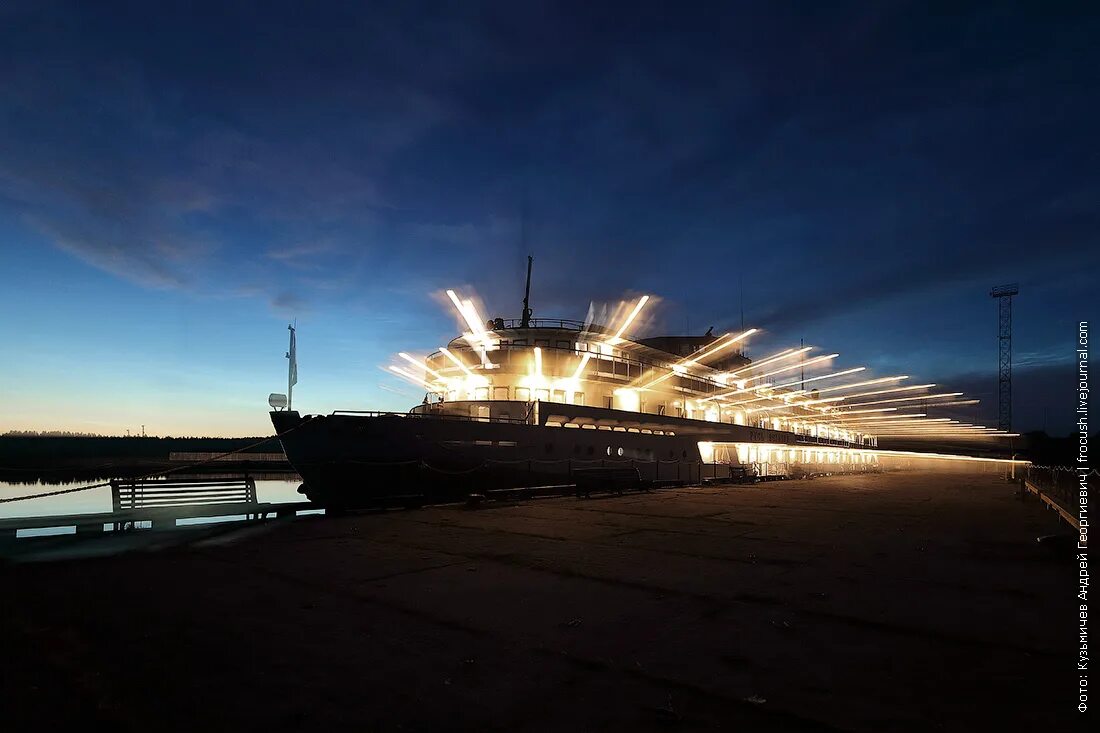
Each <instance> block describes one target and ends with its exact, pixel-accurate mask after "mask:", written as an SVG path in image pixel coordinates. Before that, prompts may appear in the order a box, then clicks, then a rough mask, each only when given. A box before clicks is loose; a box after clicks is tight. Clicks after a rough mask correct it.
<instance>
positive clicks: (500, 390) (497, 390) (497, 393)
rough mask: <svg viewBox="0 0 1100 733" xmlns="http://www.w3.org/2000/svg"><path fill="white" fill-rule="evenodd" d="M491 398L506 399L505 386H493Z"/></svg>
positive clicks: (506, 389) (506, 390)
mask: <svg viewBox="0 0 1100 733" xmlns="http://www.w3.org/2000/svg"><path fill="white" fill-rule="evenodd" d="M493 399H494V400H506V399H508V388H507V387H493Z"/></svg>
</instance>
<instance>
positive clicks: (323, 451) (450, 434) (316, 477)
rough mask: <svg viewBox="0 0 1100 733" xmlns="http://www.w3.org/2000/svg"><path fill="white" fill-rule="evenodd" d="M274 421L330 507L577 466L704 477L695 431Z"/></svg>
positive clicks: (359, 419)
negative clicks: (660, 432)
mask: <svg viewBox="0 0 1100 733" xmlns="http://www.w3.org/2000/svg"><path fill="white" fill-rule="evenodd" d="M271 419H272V423H273V424H274V426H275V429H276V431H277V433H278V434H279V436H280V441H281V442H282V445H283V450H284V451H285V453H286V456H287V459H288V460H289V461H290V464H291V465H292V466H293V467H294V469H295V470H296V471H297V472H298V473H299V474H300V475H301V476H302V480H303V487H302V491H303V493H305V495H306V496H307V497H308V498H309V499H310V500H311V501H314V502H316V503H318V504H321V505H324V506H328V507H336V508H338V507H348V508H352V507H362V506H371V505H377V504H380V503H383V501H384V500H386V499H392V498H394V497H412V496H416V497H422V498H423V499H424V500H427V501H447V500H456V499H460V498H463V497H465V496H466V495H468V494H470V493H473V492H481V491H486V490H492V489H500V488H510V487H520V486H542V485H554V484H569V483H572V482H573V473H574V471H577V470H579V469H586V468H596V467H602V468H611V467H623V468H632V469H635V470H637V472H638V475H639V477H640V479H641V480H642V481H643V482H648V483H655V482H661V483H663V482H696V481H699V480H700V479H701V478H702V477H703V464H702V461H701V458H700V453H699V448H698V442H697V439H693V438H690V437H687V436H675V435H655V434H645V433H637V432H618V431H615V432H612V431H608V430H592V429H569V428H561V427H547V426H543V425H537V424H527V423H519V422H501V421H489V420H485V421H480V420H452V419H446V418H440V417H432V416H425V415H414V414H408V415H402V414H369V415H348V414H334V415H316V416H300V415H299V414H298V413H297V412H294V411H289V412H288V411H282V412H272V413H271Z"/></svg>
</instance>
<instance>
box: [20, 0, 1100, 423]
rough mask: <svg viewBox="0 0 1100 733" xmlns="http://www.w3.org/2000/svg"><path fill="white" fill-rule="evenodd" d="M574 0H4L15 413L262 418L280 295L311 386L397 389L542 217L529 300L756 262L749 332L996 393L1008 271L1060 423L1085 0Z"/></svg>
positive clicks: (557, 313)
mask: <svg viewBox="0 0 1100 733" xmlns="http://www.w3.org/2000/svg"><path fill="white" fill-rule="evenodd" d="M589 5H590V4H587V3H576V4H559V3H519V2H517V3H504V2H502V3H495V4H489V5H481V4H476V3H458V4H452V5H450V6H443V5H434V4H421V3H409V2H398V3H347V4H339V5H326V6H325V7H324V8H322V7H321V5H320V4H303V3H293V4H282V3H263V4H249V5H243V6H235V4H232V3H211V4H210V5H208V6H206V7H203V6H202V5H201V4H198V3H187V4H183V5H180V6H175V4H173V3H144V4H142V3H135V4H126V5H117V6H116V5H114V4H112V3H107V2H97V3H73V4H66V3H54V2H26V3H24V2H19V1H18V0H17V1H16V2H14V3H12V2H7V3H4V4H3V5H2V6H0V84H2V88H3V92H2V94H0V273H2V274H3V288H2V289H0V307H2V308H3V312H4V313H5V314H6V315H7V318H6V319H5V322H4V328H3V347H2V350H0V377H2V380H0V385H2V386H0V392H2V395H0V400H2V402H3V409H2V410H0V431H5V430H9V429H38V430H47V429H68V430H79V431H89V432H99V433H107V434H120V433H124V432H125V430H126V429H127V428H129V429H131V430H134V429H136V430H140V426H141V425H142V424H144V425H145V426H146V430H147V431H148V432H149V433H155V434H160V435H180V434H192V435H203V434H205V435H263V434H268V433H270V432H271V425H270V422H269V421H268V417H267V409H268V408H267V401H266V400H267V395H268V393H269V392H276V391H280V392H281V391H285V387H286V359H285V358H283V354H284V351H285V350H286V346H287V344H286V338H287V330H286V325H287V323H288V321H290V320H292V319H297V323H298V327H299V336H298V345H299V374H300V381H299V384H298V386H297V387H296V388H295V405H296V407H298V408H299V409H300V410H302V411H304V412H329V411H331V410H333V409H402V410H403V409H406V408H408V407H409V406H411V405H412V404H415V403H419V402H420V399H421V397H422V394H421V393H417V391H416V389H415V388H413V387H412V386H409V385H406V384H403V383H401V382H399V381H396V380H394V379H391V378H390V377H388V376H387V375H385V374H383V372H382V371H380V370H379V368H378V365H379V364H386V363H389V361H390V357H391V355H392V354H393V353H394V352H396V351H399V350H406V351H410V352H413V353H419V354H424V353H428V352H430V351H433V350H434V349H435V348H436V347H437V346H439V345H440V344H444V343H445V342H446V341H447V340H448V339H449V338H451V337H452V336H454V335H456V333H457V330H458V329H457V327H458V323H457V321H456V319H455V316H454V315H453V313H452V312H451V311H450V310H449V309H448V308H447V307H446V306H445V302H443V301H441V300H440V298H439V293H440V292H441V291H442V290H443V289H445V288H448V287H455V288H459V289H461V290H462V291H463V292H469V293H476V294H477V295H478V296H479V297H480V299H481V301H482V302H483V303H484V304H485V312H484V315H485V316H496V315H500V316H503V317H518V316H519V311H520V307H521V306H520V301H521V299H522V291H523V280H522V278H523V274H524V273H523V269H524V267H525V263H526V255H527V254H528V252H530V253H531V254H533V255H534V256H535V274H534V282H533V293H532V301H533V303H532V305H533V307H534V309H535V315H536V316H543V317H564V318H583V317H584V316H585V314H586V313H587V311H588V308H589V303H590V302H592V301H596V302H598V303H614V302H617V301H620V300H623V299H628V298H631V297H636V296H637V295H638V294H641V293H649V294H652V295H654V296H657V297H658V298H659V302H656V303H655V304H654V307H653V309H652V310H651V312H650V316H651V317H650V319H649V320H648V321H647V322H646V323H645V324H644V327H643V329H642V330H641V333H640V334H639V335H658V334H661V333H672V332H683V331H684V330H685V329H686V328H690V329H691V331H692V332H702V331H704V330H706V328H707V327H709V326H712V325H713V326H715V327H716V329H718V330H722V329H731V328H736V327H738V326H739V325H740V319H741V313H740V308H741V305H740V304H741V300H742V295H743V300H744V311H745V321H746V325H747V326H756V327H759V328H761V329H763V330H764V334H763V336H762V337H761V338H758V339H755V340H754V341H752V342H751V343H750V346H749V355H750V356H754V355H766V354H767V353H768V350H769V349H772V348H774V347H784V346H789V345H791V344H795V345H797V343H798V341H799V339H800V338H804V339H805V340H806V343H807V344H815V345H820V346H821V347H822V348H824V349H829V350H831V351H837V352H840V354H841V357H840V359H839V360H838V361H837V364H838V365H843V366H857V365H866V366H867V367H868V369H869V370H871V371H873V372H874V373H875V374H878V375H885V374H897V373H904V374H910V375H913V376H914V378H915V379H920V380H921V381H928V382H937V383H939V384H942V385H944V386H947V387H954V388H957V389H963V390H966V391H967V392H968V393H970V394H971V395H974V396H977V397H981V398H982V399H983V402H984V404H983V406H982V407H981V409H980V410H978V411H977V412H976V413H972V414H973V415H974V416H975V417H978V418H980V419H982V420H989V421H990V422H985V423H984V424H995V418H994V417H991V416H992V415H995V411H996V368H997V338H996V336H997V333H996V327H997V307H996V302H995V301H993V300H992V299H991V298H990V297H989V294H988V293H989V290H990V288H991V287H992V286H994V285H998V284H1001V283H1003V282H1012V281H1018V282H1019V283H1020V295H1019V297H1018V298H1017V299H1016V301H1015V341H1014V345H1015V358H1016V372H1015V387H1016V390H1015V391H1016V402H1015V409H1016V415H1015V417H1016V419H1015V424H1014V427H1015V428H1016V429H1017V430H1021V431H1023V430H1032V429H1040V428H1045V429H1047V430H1048V431H1050V432H1053V433H1058V434H1066V433H1068V432H1069V431H1070V430H1071V428H1072V425H1073V422H1074V418H1073V415H1072V409H1073V406H1074V405H1073V402H1072V400H1073V394H1072V393H1073V390H1074V386H1075V381H1074V353H1073V347H1074V344H1075V336H1076V327H1077V322H1078V321H1080V320H1095V318H1096V317H1097V316H1098V315H1100V309H1098V308H1097V297H1096V288H1095V283H1096V282H1097V279H1098V276H1100V247H1098V246H1097V237H1098V232H1100V215H1098V206H1097V202H1098V201H1100V176H1098V174H1097V171H1098V170H1100V155H1098V154H1097V150H1098V145H1097V140H1096V137H1097V132H1096V130H1097V128H1098V127H1100V124H1098V122H1097V113H1098V111H1100V104H1098V102H1097V89H1098V88H1100V87H1098V81H1100V80H1098V70H1100V53H1098V52H1097V50H1096V48H1097V46H1096V44H1097V38H1100V23H1098V22H1097V21H1098V16H1097V14H1096V13H1095V11H1086V7H1087V6H1086V5H1085V4H1077V5H1075V6H1074V5H1073V4H1066V5H1049V6H1047V8H1048V9H1049V10H1052V11H1053V10H1057V11H1059V13H1058V14H1055V13H1053V12H1048V13H1043V14H1038V13H1037V12H1035V11H1028V10H1025V9H1023V6H1024V4H1008V3H989V4H966V3H945V4H941V5H936V6H935V7H934V8H933V9H930V4H928V3H891V2H882V3H859V4H850V5H847V4H836V3H834V4H830V5H829V7H828V8H825V7H824V6H823V5H822V6H818V4H805V3H792V4H789V5H784V4H780V3H758V4H739V3H726V4H714V5H710V4H701V5H691V4H683V3H676V4H672V3H668V4H664V5H663V6H649V5H645V4H631V5H630V6H629V7H630V10H629V12H626V11H624V10H622V8H623V7H626V6H615V5H608V6H606V7H605V8H604V9H602V10H601V9H595V8H593V7H590V6H589ZM964 7H965V9H961V8H964ZM1028 7H1031V8H1038V7H1040V6H1039V5H1038V4H1031V5H1029V6H1028ZM719 8H722V9H719ZM1086 13H1088V14H1087V15H1086ZM742 283H743V293H742ZM398 392H400V393H402V394H399V393H398Z"/></svg>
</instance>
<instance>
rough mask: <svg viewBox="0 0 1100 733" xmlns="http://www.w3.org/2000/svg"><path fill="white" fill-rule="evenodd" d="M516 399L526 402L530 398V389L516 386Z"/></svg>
mask: <svg viewBox="0 0 1100 733" xmlns="http://www.w3.org/2000/svg"><path fill="white" fill-rule="evenodd" d="M516 399H517V400H521V401H523V402H527V401H529V400H530V399H531V390H529V389H528V388H527V387H516Z"/></svg>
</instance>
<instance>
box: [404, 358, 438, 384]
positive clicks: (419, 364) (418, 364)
mask: <svg viewBox="0 0 1100 733" xmlns="http://www.w3.org/2000/svg"><path fill="white" fill-rule="evenodd" d="M397 355H398V356H400V357H401V358H402V359H404V360H405V361H407V362H409V363H410V364H412V365H413V366H415V367H420V368H421V369H423V370H424V371H426V372H429V373H431V374H432V376H434V377H435V378H436V379H438V380H440V381H443V380H444V376H443V375H442V374H440V373H439V372H437V371H436V370H435V369H432V368H431V367H430V366H428V365H427V363H423V362H419V361H417V360H416V359H414V358H412V357H411V356H409V355H408V354H406V353H405V352H404V351H399V352H398V353H397Z"/></svg>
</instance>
